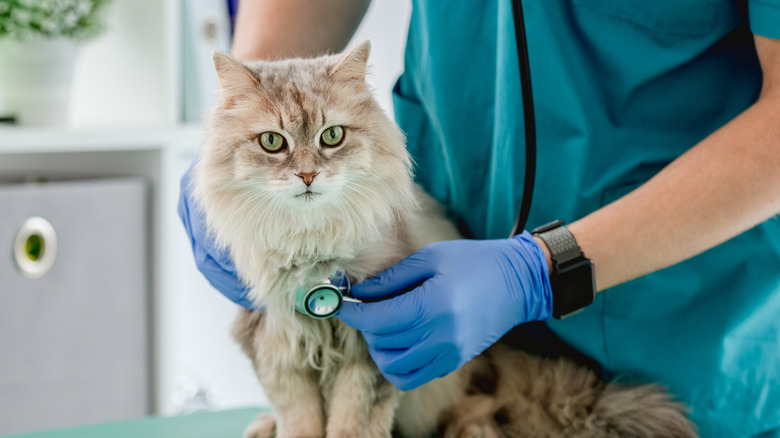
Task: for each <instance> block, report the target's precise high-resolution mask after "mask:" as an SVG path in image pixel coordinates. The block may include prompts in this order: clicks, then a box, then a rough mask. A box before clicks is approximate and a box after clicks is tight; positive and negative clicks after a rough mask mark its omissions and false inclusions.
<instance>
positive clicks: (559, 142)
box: [394, 0, 780, 437]
mask: <svg viewBox="0 0 780 438" xmlns="http://www.w3.org/2000/svg"><path fill="white" fill-rule="evenodd" d="M524 9H525V10H524V12H525V18H526V30H527V33H528V43H529V58H530V62H531V76H532V82H533V88H534V101H535V109H536V120H537V137H538V148H537V149H538V150H537V181H536V188H535V192H534V202H533V206H532V210H531V216H530V218H529V222H528V226H529V228H532V227H535V226H538V225H541V224H544V223H547V222H549V221H551V220H554V219H564V220H566V221H567V222H572V221H574V220H576V219H578V218H581V217H583V216H585V215H587V214H588V213H590V212H592V211H594V210H597V209H598V208H600V207H602V206H603V205H606V204H608V203H610V202H612V201H613V200H615V199H617V198H619V197H620V196H622V195H624V194H626V193H628V192H629V191H631V190H633V189H634V188H636V187H637V186H639V185H641V184H643V183H644V182H645V181H647V180H648V179H649V178H650V177H652V176H653V175H654V174H655V173H657V172H658V171H659V170H661V169H662V168H663V167H665V166H666V165H668V164H669V163H670V162H671V161H673V160H674V159H675V158H676V157H678V156H679V155H681V154H682V153H684V152H685V151H686V150H687V149H689V148H690V147H692V146H694V145H695V144H696V143H698V142H699V141H700V140H701V139H703V138H704V137H706V136H707V135H709V134H710V133H712V132H713V131H714V130H716V129H718V128H719V127H720V126H722V125H724V124H725V123H727V122H728V121H729V120H731V119H732V118H734V117H735V116H736V115H738V114H739V113H741V112H742V111H744V110H745V109H746V108H747V107H748V106H750V105H751V104H752V103H753V102H754V101H755V100H756V98H757V97H758V94H759V92H760V89H761V69H760V66H759V64H758V59H757V56H756V53H755V47H754V44H753V34H752V32H755V33H758V34H761V35H764V36H767V37H770V38H780V0H749V1H747V2H733V1H730V0H657V1H652V2H648V1H646V0H571V1H569V2H524ZM511 17H512V12H511V3H510V2H509V1H508V0H506V1H504V0H492V1H484V2H462V3H460V2H459V3H457V5H454V4H453V3H452V2H450V1H446V0H425V1H414V5H413V12H412V17H411V21H410V28H409V36H408V39H407V47H406V55H405V72H404V74H403V75H402V76H401V77H400V78H399V80H398V83H397V84H396V87H395V89H394V102H395V110H396V117H397V120H398V123H399V124H400V125H401V127H402V129H403V130H404V131H405V132H406V134H407V137H408V145H409V146H408V147H409V150H410V151H411V153H412V155H413V157H414V160H415V163H416V175H417V178H418V180H419V182H420V183H421V184H422V185H423V186H424V187H425V188H426V189H427V190H428V191H429V192H430V193H431V194H432V195H433V196H434V197H436V198H437V199H439V200H440V201H442V202H443V203H444V204H445V205H446V206H447V208H448V210H449V212H450V214H451V215H452V216H453V218H455V219H457V220H459V221H462V222H463V223H465V224H466V225H467V226H468V228H469V230H470V231H471V232H472V233H473V235H474V236H475V237H477V238H501V237H506V236H507V235H508V234H509V232H510V230H511V228H512V225H513V223H514V219H515V215H516V214H517V209H518V208H519V205H520V198H521V194H522V184H523V182H522V181H523V169H524V156H525V151H524V145H523V139H524V133H523V129H524V128H523V123H522V120H523V115H522V104H521V95H520V86H519V74H518V67H517V54H516V53H517V52H516V47H515V39H514V27H513V23H512V18H511ZM778 315H780V221H777V220H770V221H767V222H765V223H763V224H760V225H759V226H757V227H755V228H753V229H751V230H749V231H747V232H745V233H743V234H742V235H740V236H738V237H736V238H734V239H732V240H730V241H728V242H726V243H724V244H723V245H720V246H718V247H716V248H713V249H712V250H710V251H707V252H705V253H703V254H701V255H699V256H697V257H694V258H693V259H691V260H688V261H686V262H683V263H680V264H678V265H675V266H672V267H670V268H667V269H664V270H662V271H659V272H656V273H654V274H651V275H648V276H645V277H642V278H640V279H637V280H634V281H632V282H629V283H626V284H624V285H621V286H618V287H615V288H612V289H610V290H607V291H603V292H601V293H599V294H598V296H597V299H596V302H594V304H593V305H591V306H589V307H588V308H586V309H585V310H584V311H583V312H581V313H579V314H577V315H575V316H573V317H570V318H567V319H565V320H563V321H550V322H549V324H548V326H549V328H550V329H551V330H552V332H554V334H555V335H557V336H558V337H559V338H561V339H563V340H564V341H565V342H566V343H568V344H570V345H571V346H573V347H575V348H576V349H577V350H579V351H580V352H582V353H584V354H585V355H586V356H588V357H591V358H593V359H595V360H596V361H597V362H598V363H599V364H600V365H601V367H602V370H603V372H604V374H605V376H606V377H608V378H614V379H618V380H623V381H633V382H637V381H639V382H642V381H649V382H658V383H660V384H663V385H665V386H666V387H668V388H669V389H670V390H671V391H672V392H673V393H674V394H675V395H676V396H677V397H678V398H679V399H680V400H681V401H683V402H685V403H686V404H688V405H689V406H690V408H691V412H690V416H691V418H692V419H693V420H694V421H695V422H696V424H697V425H698V426H699V429H700V433H701V435H702V436H704V437H739V436H751V435H756V434H759V433H765V432H767V431H770V430H772V429H776V428H778V427H779V426H780V318H778Z"/></svg>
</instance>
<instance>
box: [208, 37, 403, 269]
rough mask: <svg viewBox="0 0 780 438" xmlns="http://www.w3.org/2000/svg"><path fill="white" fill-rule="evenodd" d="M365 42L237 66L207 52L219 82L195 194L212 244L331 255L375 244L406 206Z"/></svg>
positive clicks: (395, 133) (399, 160)
mask: <svg viewBox="0 0 780 438" xmlns="http://www.w3.org/2000/svg"><path fill="white" fill-rule="evenodd" d="M369 48H370V45H369V43H368V42H367V41H366V42H364V43H361V44H359V45H358V46H357V47H355V48H354V49H352V50H351V51H349V52H347V53H345V54H342V55H329V56H323V57H319V58H313V59H291V60H283V61H273V62H271V61H253V62H249V63H245V64H243V63H239V62H238V61H236V60H234V59H233V58H231V57H229V56H227V55H225V54H222V53H219V52H216V53H215V54H214V63H215V66H216V68H217V72H218V74H219V80H220V86H221V89H220V93H219V99H218V105H217V107H216V108H215V109H214V112H213V113H212V116H211V118H210V121H209V126H208V131H207V135H206V142H205V144H204V145H203V148H202V149H201V153H200V161H199V163H198V166H197V167H196V173H195V178H194V180H195V186H194V193H195V196H196V198H197V200H198V203H199V204H200V205H201V206H202V208H203V210H204V211H205V213H206V219H207V222H208V224H209V228H210V229H211V230H212V231H213V232H214V234H215V235H216V237H217V240H218V242H219V243H221V244H223V245H226V246H231V247H232V248H231V249H232V251H234V252H235V251H237V250H236V248H237V247H238V246H240V245H242V243H240V242H249V241H250V240H251V241H253V242H255V246H259V247H265V248H267V247H274V248H275V249H276V250H277V251H278V252H282V253H284V252H289V253H301V254H303V253H306V254H310V253H318V254H319V253H322V252H323V251H325V252H328V253H332V254H335V253H338V252H339V251H338V250H336V249H334V248H335V245H336V243H337V242H343V245H344V246H345V247H346V246H348V245H353V246H355V245H359V244H360V243H359V242H367V241H369V240H371V241H376V240H377V239H381V237H380V234H381V233H383V232H390V231H389V230H391V229H392V227H389V226H388V225H390V224H391V223H392V221H393V220H395V218H396V217H397V216H398V214H399V212H400V211H403V210H405V209H408V208H409V207H410V206H412V205H414V204H415V202H416V201H415V199H416V197H415V195H414V193H413V189H412V177H411V160H410V158H409V154H408V153H407V151H406V148H405V144H404V139H403V134H402V133H401V132H400V130H399V129H398V127H397V126H396V125H395V124H394V123H393V122H392V121H391V120H390V119H389V118H388V117H387V116H386V115H385V114H384V112H383V111H382V110H381V108H380V107H379V105H378V104H377V103H376V101H375V100H374V98H373V95H372V94H371V91H370V90H369V88H368V85H367V84H366V82H365V73H366V61H367V59H368V54H369ZM280 235H284V236H288V237H287V238H285V239H280V238H279V236H280ZM312 235H316V236H318V237H316V239H312V237H311V236H312ZM289 236H292V237H289ZM306 236H308V237H306ZM372 239H373V240H372ZM312 248H314V249H312ZM323 248H325V249H323ZM328 248H331V249H328ZM326 250H327V251H326Z"/></svg>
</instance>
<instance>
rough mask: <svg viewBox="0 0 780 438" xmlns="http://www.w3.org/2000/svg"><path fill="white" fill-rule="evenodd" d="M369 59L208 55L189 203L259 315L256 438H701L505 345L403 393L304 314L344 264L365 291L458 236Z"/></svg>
mask: <svg viewBox="0 0 780 438" xmlns="http://www.w3.org/2000/svg"><path fill="white" fill-rule="evenodd" d="M369 52H370V43H369V42H368V41H364V42H362V43H360V44H358V45H357V46H355V47H354V48H352V49H351V50H349V51H347V52H345V53H343V54H336V55H325V56H321V57H317V58H311V59H287V60H280V61H262V60H258V61H251V62H246V63H242V62H239V61H237V60H235V59H233V58H231V57H230V56H228V55H226V54H224V53H221V52H218V51H215V52H214V55H213V59H214V65H215V68H216V70H217V73H218V78H219V83H220V91H219V97H218V101H217V105H216V107H215V109H214V110H213V112H212V115H211V117H210V120H209V123H208V128H207V133H206V141H205V143H204V146H203V148H202V150H201V155H200V159H199V161H198V163H197V164H196V167H195V173H194V178H193V193H194V194H195V197H196V200H197V203H198V205H199V206H200V208H201V209H202V211H203V212H204V214H205V217H206V221H207V225H208V228H209V230H210V232H211V233H212V234H213V237H214V239H215V241H216V242H217V243H218V244H219V245H221V246H222V247H224V248H227V249H229V251H230V254H231V256H232V258H233V260H234V262H235V266H236V270H237V272H238V274H239V275H240V277H241V279H242V280H243V281H244V282H245V283H246V284H247V285H248V286H249V287H250V292H249V296H250V298H251V299H252V300H253V302H255V303H256V304H257V305H258V306H261V307H262V310H254V311H252V310H241V311H240V314H239V316H238V318H237V320H236V322H235V325H234V328H233V336H234V338H235V339H236V340H237V341H238V343H239V344H240V345H241V348H242V349H243V351H244V352H245V353H246V355H247V356H248V357H249V358H250V359H251V361H252V364H253V366H254V369H255V371H256V374H257V377H258V378H259V380H260V383H261V384H262V386H263V388H264V390H265V392H266V394H267V396H268V398H269V400H270V401H271V404H272V406H273V414H261V415H260V416H259V417H258V418H257V419H256V420H255V421H254V422H253V423H252V424H250V425H249V427H248V428H247V430H246V432H245V436H246V437H248V438H270V437H278V438H292V437H295V438H299V437H324V436H327V437H332V438H336V437H344V438H346V437H355V438H357V437H360V438H389V437H391V436H402V437H407V438H418V437H419V438H422V437H428V436H432V435H435V434H438V436H443V437H447V438H450V437H461V438H469V437H471V438H478V437H484V438H489V437H629V436H631V437H695V436H696V433H695V431H694V427H693V425H692V423H691V422H690V421H689V420H688V419H687V418H686V416H685V414H684V407H683V406H682V405H681V404H678V403H676V402H674V401H673V400H672V398H671V397H670V396H669V395H668V394H667V393H666V392H664V391H663V390H662V389H661V388H659V387H656V386H652V385H644V386H639V387H630V388H629V387H626V388H623V387H619V386H616V385H612V384H606V383H604V382H601V381H599V380H598V379H597V378H596V376H595V374H593V373H592V372H591V371H589V370H587V369H585V368H582V367H579V366H577V365H575V364H574V363H572V362H568V361H566V360H551V359H542V358H539V357H534V356H530V355H528V354H526V353H523V352H520V351H514V350H511V349H509V348H507V347H505V346H502V345H500V344H497V345H495V346H493V347H491V348H490V349H488V350H487V351H486V352H484V353H483V354H482V355H480V356H478V357H476V358H475V359H473V360H472V361H470V362H469V363H467V364H466V365H464V366H463V367H461V368H460V369H459V370H457V371H455V372H453V373H451V374H449V375H448V376H445V377H443V378H439V379H436V380H434V381H432V382H430V383H428V384H426V385H423V386H421V387H419V388H417V389H414V390H412V391H408V392H402V391H400V390H398V389H397V388H395V387H394V386H392V385H391V384H390V383H389V382H388V381H387V380H385V379H384V378H383V377H382V375H381V373H380V372H379V370H378V369H377V367H376V366H375V365H374V363H373V362H372V361H371V358H370V356H369V354H368V351H367V347H366V344H365V342H364V340H363V338H362V337H361V335H360V333H359V332H358V331H356V330H354V329H352V328H350V327H348V326H347V325H346V324H344V323H342V322H341V321H340V320H339V319H337V318H330V319H314V318H311V317H308V316H304V315H302V314H300V313H297V312H296V310H295V290H296V288H297V287H299V286H301V285H310V284H313V283H315V282H316V281H318V280H321V279H323V278H327V277H328V275H329V274H330V273H331V272H333V270H334V269H335V268H336V267H337V266H338V267H340V268H341V269H343V270H345V271H346V273H347V274H348V276H349V278H350V279H351V280H352V281H353V282H359V281H362V280H364V279H366V278H368V277H370V276H371V275H374V274H376V273H378V272H380V271H382V270H383V269H385V268H386V267H388V266H390V265H393V264H394V263H397V262H398V261H400V260H401V259H402V258H403V257H405V256H407V255H409V254H411V253H412V252H414V251H416V250H418V249H420V248H422V247H423V246H425V245H426V244H428V243H430V242H433V241H438V240H450V239H457V238H460V234H459V233H458V231H457V229H456V228H455V226H454V225H453V224H452V223H451V222H450V221H449V220H448V219H447V218H446V215H445V212H444V209H443V208H442V206H441V205H439V204H438V203H437V202H436V201H434V200H433V199H432V198H431V197H430V196H428V195H427V194H426V193H425V192H424V191H423V190H422V189H421V188H420V187H419V186H417V185H415V184H414V183H413V175H412V161H411V158H410V156H409V154H408V152H407V151H406V148H405V138H404V135H403V133H402V132H401V131H400V130H399V128H398V127H397V126H396V125H395V124H394V123H393V122H392V121H391V120H390V119H389V118H388V117H387V115H386V114H385V113H384V112H383V111H382V109H381V108H380V107H379V105H378V104H377V103H376V101H375V100H374V97H373V94H372V91H371V90H370V88H369V86H368V85H367V83H366V81H365V75H366V71H367V61H368V56H369Z"/></svg>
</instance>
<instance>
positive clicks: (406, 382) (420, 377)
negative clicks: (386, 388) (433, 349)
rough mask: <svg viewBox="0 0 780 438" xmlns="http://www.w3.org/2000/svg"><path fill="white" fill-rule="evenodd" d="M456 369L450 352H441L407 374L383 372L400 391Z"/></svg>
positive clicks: (413, 387)
mask: <svg viewBox="0 0 780 438" xmlns="http://www.w3.org/2000/svg"><path fill="white" fill-rule="evenodd" d="M455 369H457V362H456V361H453V360H452V358H451V357H450V354H448V353H446V352H441V353H439V354H438V355H436V356H435V357H434V358H433V360H431V362H430V363H428V364H427V365H425V366H423V367H422V368H420V369H417V370H415V371H412V372H410V373H408V374H384V376H385V378H386V379H387V380H388V381H389V382H390V383H392V384H393V385H394V386H395V387H396V388H398V389H400V390H402V391H411V390H412V389H415V388H417V387H418V386H422V385H424V384H426V383H428V382H430V381H431V380H433V379H436V378H438V377H444V376H446V375H447V374H449V373H451V372H453V371H455Z"/></svg>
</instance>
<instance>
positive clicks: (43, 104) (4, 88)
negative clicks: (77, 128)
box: [0, 0, 110, 125]
mask: <svg viewBox="0 0 780 438" xmlns="http://www.w3.org/2000/svg"><path fill="white" fill-rule="evenodd" d="M109 2H110V0H0V117H4V118H13V119H15V120H16V122H17V123H19V124H23V125H61V124H65V123H66V122H67V114H68V105H69V100H70V99H69V97H70V88H71V83H72V77H73V65H74V63H75V59H76V55H77V53H78V45H79V43H81V42H83V41H86V40H89V39H91V38H94V37H95V36H97V35H99V34H100V33H101V31H103V29H104V15H105V14H104V13H103V12H104V10H105V7H106V5H107V4H108V3H109Z"/></svg>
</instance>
